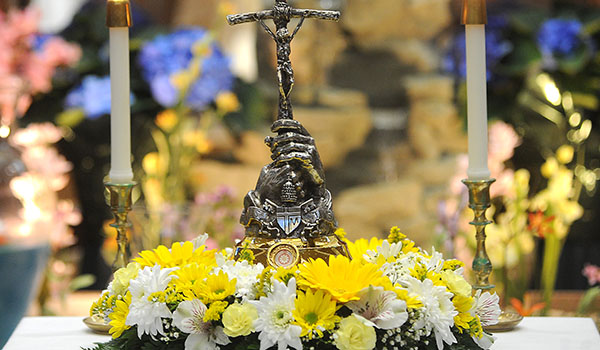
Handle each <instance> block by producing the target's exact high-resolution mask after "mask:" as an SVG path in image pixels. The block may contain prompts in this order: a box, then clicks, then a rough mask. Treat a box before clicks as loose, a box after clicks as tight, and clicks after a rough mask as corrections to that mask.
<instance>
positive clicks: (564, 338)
mask: <svg viewBox="0 0 600 350" xmlns="http://www.w3.org/2000/svg"><path fill="white" fill-rule="evenodd" d="M82 319H83V318H82V317H26V318H24V319H23V320H21V323H20V324H19V326H18V327H17V329H16V330H15V332H14V333H13V335H12V337H11V338H10V340H9V341H8V343H7V344H6V346H5V347H4V350H23V349H42V348H43V349H46V350H71V349H72V350H78V349H81V348H84V349H85V348H86V347H91V346H93V344H94V343H95V342H106V341H108V340H109V339H110V337H109V336H106V335H98V334H95V333H93V332H92V331H90V330H89V329H88V328H87V327H86V326H85V324H84V323H83V322H82ZM494 335H495V336H496V337H497V338H498V340H496V343H494V345H493V346H492V348H491V349H492V350H592V349H600V334H598V330H597V328H596V326H595V324H594V322H593V321H592V320H591V319H590V318H574V317H573V318H570V317H564V318H563V317H526V318H525V319H523V321H522V322H521V324H520V325H519V326H518V327H517V328H516V329H515V330H514V331H511V332H505V333H496V334H494Z"/></svg>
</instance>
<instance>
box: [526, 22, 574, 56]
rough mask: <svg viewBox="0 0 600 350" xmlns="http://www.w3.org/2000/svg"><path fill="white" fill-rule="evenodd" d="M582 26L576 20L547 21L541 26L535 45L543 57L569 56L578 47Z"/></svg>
mask: <svg viewBox="0 0 600 350" xmlns="http://www.w3.org/2000/svg"><path fill="white" fill-rule="evenodd" d="M582 28H583V25H582V24H581V22H579V21H577V20H567V19H559V18H556V19H549V20H547V21H546V22H544V23H543V24H542V27H541V28H540V30H539V32H538V34H537V43H538V46H539V48H540V51H541V52H542V54H543V55H551V56H553V55H559V56H569V55H572V54H573V53H574V51H575V50H576V49H577V48H578V47H579V46H580V44H581V43H582V40H581V38H580V35H581V31H582Z"/></svg>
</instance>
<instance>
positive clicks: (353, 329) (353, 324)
mask: <svg viewBox="0 0 600 350" xmlns="http://www.w3.org/2000/svg"><path fill="white" fill-rule="evenodd" d="M334 338H335V345H336V346H337V348H338V349H340V350H371V349H375V343H376V341H377V335H376V334H375V329H374V328H373V327H372V326H369V325H367V324H365V322H364V321H363V320H361V319H359V318H358V317H357V316H356V315H354V314H353V315H352V316H350V317H346V318H344V319H343V320H342V322H340V329H338V330H337V331H336V332H335V334H334Z"/></svg>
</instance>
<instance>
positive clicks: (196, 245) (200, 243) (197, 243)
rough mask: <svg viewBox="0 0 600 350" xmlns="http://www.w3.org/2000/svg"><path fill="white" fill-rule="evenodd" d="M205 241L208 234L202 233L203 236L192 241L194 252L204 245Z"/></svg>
mask: <svg viewBox="0 0 600 350" xmlns="http://www.w3.org/2000/svg"><path fill="white" fill-rule="evenodd" d="M207 239H208V233H204V234H202V235H199V236H198V237H196V238H194V239H192V243H193V244H194V250H196V249H198V248H200V247H202V246H203V245H205V244H206V240H207Z"/></svg>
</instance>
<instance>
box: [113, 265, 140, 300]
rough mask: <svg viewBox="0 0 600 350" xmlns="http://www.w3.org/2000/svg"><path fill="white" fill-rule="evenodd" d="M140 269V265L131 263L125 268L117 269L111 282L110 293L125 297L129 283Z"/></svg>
mask: <svg viewBox="0 0 600 350" xmlns="http://www.w3.org/2000/svg"><path fill="white" fill-rule="evenodd" d="M140 267H141V266H140V264H138V263H136V262H131V263H129V264H128V265H127V266H126V267H122V268H120V269H118V270H117V271H116V272H115V274H114V279H113V281H112V291H113V292H114V293H115V294H117V295H125V292H127V288H129V281H131V280H132V279H134V278H136V277H137V275H138V271H139V270H140Z"/></svg>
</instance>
